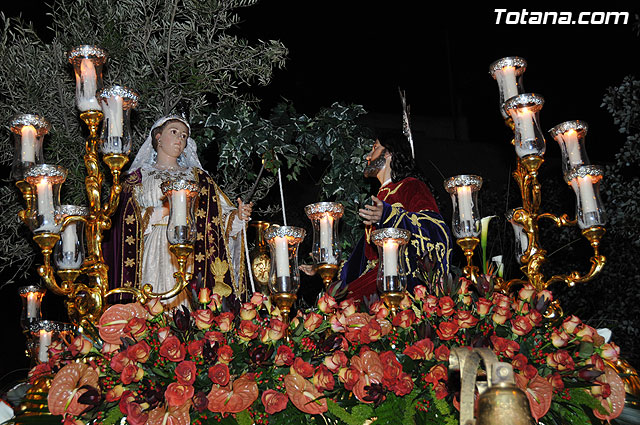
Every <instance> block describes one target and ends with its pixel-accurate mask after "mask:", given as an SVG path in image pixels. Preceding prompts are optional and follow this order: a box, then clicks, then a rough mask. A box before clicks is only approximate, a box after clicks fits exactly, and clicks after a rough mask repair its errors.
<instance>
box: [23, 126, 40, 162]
mask: <svg viewBox="0 0 640 425" xmlns="http://www.w3.org/2000/svg"><path fill="white" fill-rule="evenodd" d="M21 133H22V153H21V156H20V158H21V160H22V162H36V134H37V133H36V129H35V128H34V127H33V126H32V125H25V126H23V127H22V132H21Z"/></svg>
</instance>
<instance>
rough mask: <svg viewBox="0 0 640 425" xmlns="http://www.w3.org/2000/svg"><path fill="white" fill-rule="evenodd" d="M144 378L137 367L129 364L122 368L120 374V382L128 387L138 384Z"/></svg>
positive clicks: (140, 369)
mask: <svg viewBox="0 0 640 425" xmlns="http://www.w3.org/2000/svg"><path fill="white" fill-rule="evenodd" d="M143 376H144V370H142V368H140V367H138V365H136V364H135V363H133V362H131V363H129V364H128V365H126V366H125V367H124V369H123V370H122V372H121V373H120V381H122V383H123V384H124V385H129V384H130V383H132V382H138V381H140V380H141V379H142V377H143Z"/></svg>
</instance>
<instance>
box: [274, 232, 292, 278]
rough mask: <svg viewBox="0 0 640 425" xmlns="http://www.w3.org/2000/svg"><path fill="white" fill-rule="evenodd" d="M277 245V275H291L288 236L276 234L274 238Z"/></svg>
mask: <svg viewBox="0 0 640 425" xmlns="http://www.w3.org/2000/svg"><path fill="white" fill-rule="evenodd" d="M274 239H275V240H274V243H275V246H276V275H277V276H278V277H289V276H291V275H290V274H289V243H288V242H287V238H286V237H280V236H276V237H275V238H274Z"/></svg>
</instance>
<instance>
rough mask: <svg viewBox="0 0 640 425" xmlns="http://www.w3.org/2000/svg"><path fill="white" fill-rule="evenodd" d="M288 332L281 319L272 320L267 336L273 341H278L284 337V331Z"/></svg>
mask: <svg viewBox="0 0 640 425" xmlns="http://www.w3.org/2000/svg"><path fill="white" fill-rule="evenodd" d="M285 330H286V328H285V325H284V322H283V321H282V320H280V319H276V318H275V317H274V318H271V321H270V322H269V329H268V330H267V336H268V338H269V339H270V340H271V341H278V340H280V339H282V337H284V331H285Z"/></svg>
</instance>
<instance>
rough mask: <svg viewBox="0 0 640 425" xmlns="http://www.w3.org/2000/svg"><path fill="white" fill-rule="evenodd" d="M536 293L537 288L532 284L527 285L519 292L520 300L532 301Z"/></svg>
mask: <svg viewBox="0 0 640 425" xmlns="http://www.w3.org/2000/svg"><path fill="white" fill-rule="evenodd" d="M535 292H536V290H535V288H534V287H533V286H531V285H530V284H526V285H524V286H523V287H522V289H520V291H519V292H518V298H520V299H521V300H522V301H531V296H532V295H533V294H534V293H535Z"/></svg>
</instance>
